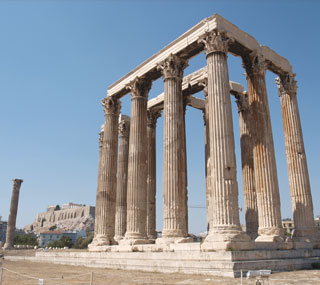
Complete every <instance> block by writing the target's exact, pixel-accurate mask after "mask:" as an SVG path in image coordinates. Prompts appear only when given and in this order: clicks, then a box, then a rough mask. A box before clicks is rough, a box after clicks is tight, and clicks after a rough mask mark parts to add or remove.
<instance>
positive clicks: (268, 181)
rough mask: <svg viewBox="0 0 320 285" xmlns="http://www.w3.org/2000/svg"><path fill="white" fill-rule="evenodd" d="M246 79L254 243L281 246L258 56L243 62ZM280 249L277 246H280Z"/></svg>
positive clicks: (275, 178) (264, 65) (262, 74)
mask: <svg viewBox="0 0 320 285" xmlns="http://www.w3.org/2000/svg"><path fill="white" fill-rule="evenodd" d="M243 63H244V64H243V65H244V68H245V71H246V75H247V81H248V94H249V106H250V109H251V114H252V124H251V127H252V137H253V156H254V170H255V171H254V172H255V182H256V195H257V205H258V216H259V229H258V234H259V236H258V238H257V239H256V242H278V243H280V242H283V241H284V231H283V228H282V222H281V210H280V195H279V184H278V175H277V167H276V160H275V152H274V144H273V135H272V127H271V119H270V111H269V103H268V95H267V89H266V82H265V73H266V70H267V63H266V61H265V59H264V57H263V56H262V55H261V54H260V53H259V52H253V53H251V54H250V55H249V56H247V57H245V58H244V59H243ZM279 246H280V245H279Z"/></svg>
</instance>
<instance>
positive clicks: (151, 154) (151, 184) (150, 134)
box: [147, 110, 161, 239]
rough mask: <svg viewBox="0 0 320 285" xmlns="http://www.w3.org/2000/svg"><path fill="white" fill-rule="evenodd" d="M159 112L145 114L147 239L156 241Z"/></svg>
mask: <svg viewBox="0 0 320 285" xmlns="http://www.w3.org/2000/svg"><path fill="white" fill-rule="evenodd" d="M160 116H161V111H155V112H152V111H150V110H148V112H147V139H148V143H147V237H148V238H149V239H156V238H157V233H156V126H157V119H158V118H159V117H160Z"/></svg>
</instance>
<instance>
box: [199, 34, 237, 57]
mask: <svg viewBox="0 0 320 285" xmlns="http://www.w3.org/2000/svg"><path fill="white" fill-rule="evenodd" d="M198 41H199V42H200V43H203V44H204V49H205V52H206V55H207V56H208V55H209V54H210V53H213V52H223V53H225V54H226V53H228V49H229V43H230V42H233V40H232V39H230V38H228V37H226V35H225V34H224V33H221V32H218V31H215V30H213V31H211V32H206V33H205V34H204V35H203V36H201V37H200V38H199V40H198Z"/></svg>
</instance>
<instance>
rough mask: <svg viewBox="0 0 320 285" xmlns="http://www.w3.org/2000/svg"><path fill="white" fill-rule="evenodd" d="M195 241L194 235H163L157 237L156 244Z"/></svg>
mask: <svg viewBox="0 0 320 285" xmlns="http://www.w3.org/2000/svg"><path fill="white" fill-rule="evenodd" d="M189 242H194V239H193V237H161V238H157V239H156V244H160V245H169V244H172V243H189Z"/></svg>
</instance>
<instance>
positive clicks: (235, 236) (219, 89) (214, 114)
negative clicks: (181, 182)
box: [201, 31, 253, 250]
mask: <svg viewBox="0 0 320 285" xmlns="http://www.w3.org/2000/svg"><path fill="white" fill-rule="evenodd" d="M201 41H202V42H204V44H205V50H206V55H207V65H208V113H209V135H210V168H211V174H210V176H211V185H210V186H211V187H210V193H209V199H210V202H209V209H210V211H211V213H210V218H209V220H210V223H211V224H210V231H209V235H208V236H207V238H206V239H205V242H204V243H203V244H202V249H203V250H226V249H227V248H232V249H233V250H243V249H248V248H252V246H253V245H251V243H250V237H249V236H248V235H247V234H245V233H244V232H243V231H242V230H241V226H240V220H239V206H238V184H237V180H236V159H235V147H234V136H233V123H232V112H231V100H230V89H229V74H228V64H227V51H228V42H229V40H228V39H227V38H226V37H225V36H224V35H222V34H220V33H218V32H215V31H213V32H211V33H207V34H206V35H205V36H204V37H203V38H202V39H201Z"/></svg>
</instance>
